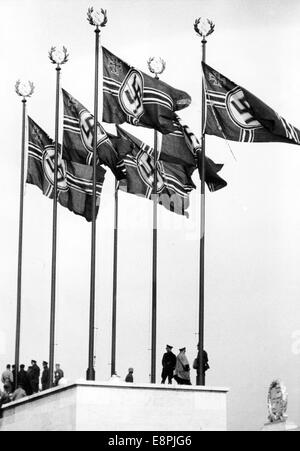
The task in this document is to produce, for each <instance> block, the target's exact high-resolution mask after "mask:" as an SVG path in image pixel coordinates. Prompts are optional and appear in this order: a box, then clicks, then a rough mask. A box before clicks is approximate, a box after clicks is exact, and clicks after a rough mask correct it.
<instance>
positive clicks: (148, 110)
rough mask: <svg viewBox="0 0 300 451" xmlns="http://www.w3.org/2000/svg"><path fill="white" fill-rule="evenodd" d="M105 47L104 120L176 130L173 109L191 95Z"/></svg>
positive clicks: (184, 105)
mask: <svg viewBox="0 0 300 451" xmlns="http://www.w3.org/2000/svg"><path fill="white" fill-rule="evenodd" d="M102 49H103V121H104V122H108V123H115V124H122V123H124V122H128V123H129V124H132V125H141V126H143V127H149V128H154V129H155V130H158V131H159V132H161V133H170V132H171V131H173V130H174V124H173V119H174V116H175V114H174V112H175V111H178V110H181V109H182V108H186V107H187V106H188V105H189V104H190V103H191V97H190V96H189V95H188V94H187V93H186V92H184V91H180V90H179V89H175V88H173V87H172V86H170V85H168V84H167V83H164V82H163V81H161V80H158V79H156V78H153V77H150V76H149V75H147V74H145V73H144V72H142V71H140V70H138V69H135V68H134V67H131V66H130V65H129V64H127V63H125V62H124V61H122V60H121V59H120V58H118V57H117V56H115V55H114V54H113V53H111V52H110V51H109V50H107V49H106V48H104V47H102Z"/></svg>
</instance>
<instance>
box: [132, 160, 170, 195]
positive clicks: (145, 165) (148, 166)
mask: <svg viewBox="0 0 300 451" xmlns="http://www.w3.org/2000/svg"><path fill="white" fill-rule="evenodd" d="M136 160H137V169H138V173H139V174H140V177H141V179H142V180H143V181H144V182H145V183H146V185H148V186H149V187H150V188H153V183H154V161H153V159H152V158H151V157H150V155H148V154H147V153H145V152H144V151H141V152H139V153H138V155H137V157H136ZM163 189H164V180H163V177H162V175H161V173H160V167H159V164H158V166H157V192H158V193H160V192H161V191H162V190H163Z"/></svg>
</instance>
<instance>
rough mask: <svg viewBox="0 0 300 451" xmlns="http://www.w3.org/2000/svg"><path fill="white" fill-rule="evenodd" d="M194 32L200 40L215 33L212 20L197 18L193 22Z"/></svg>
mask: <svg viewBox="0 0 300 451" xmlns="http://www.w3.org/2000/svg"><path fill="white" fill-rule="evenodd" d="M194 30H195V31H196V33H197V34H198V35H199V36H201V37H202V38H206V37H207V36H209V35H210V34H212V33H213V32H214V31H215V24H214V23H213V21H212V20H209V19H204V18H203V17H199V18H198V19H196V20H195V23H194Z"/></svg>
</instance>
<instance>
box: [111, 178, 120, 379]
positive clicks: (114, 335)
mask: <svg viewBox="0 0 300 451" xmlns="http://www.w3.org/2000/svg"><path fill="white" fill-rule="evenodd" d="M114 220H115V223H114V263H113V303H112V338H111V376H113V375H114V374H115V373H116V342H117V288H118V226H119V196H118V181H117V179H116V181H115V218H114Z"/></svg>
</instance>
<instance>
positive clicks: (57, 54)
mask: <svg viewBox="0 0 300 451" xmlns="http://www.w3.org/2000/svg"><path fill="white" fill-rule="evenodd" d="M68 57H69V55H68V53H67V49H66V48H65V47H63V49H62V50H57V49H56V47H51V50H50V51H49V58H50V61H51V62H52V64H56V68H55V69H56V99H55V143H54V145H55V148H54V180H53V218H52V265H51V306H50V345H49V374H50V384H49V386H50V388H52V387H53V373H54V348H55V311H56V254H57V197H58V190H57V179H58V176H57V175H58V152H59V144H58V140H59V95H60V73H61V72H60V71H61V66H62V64H65V63H66V62H67V61H68Z"/></svg>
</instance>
